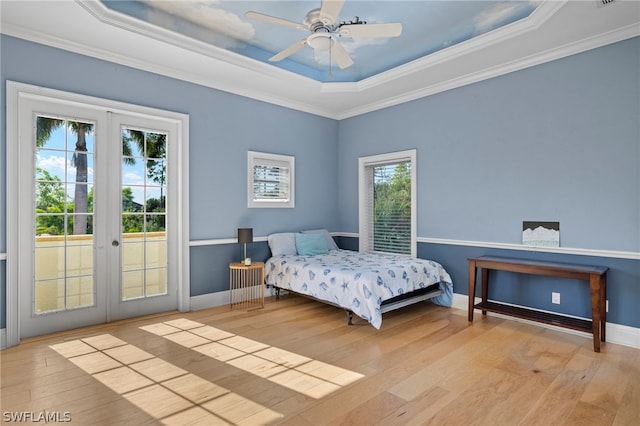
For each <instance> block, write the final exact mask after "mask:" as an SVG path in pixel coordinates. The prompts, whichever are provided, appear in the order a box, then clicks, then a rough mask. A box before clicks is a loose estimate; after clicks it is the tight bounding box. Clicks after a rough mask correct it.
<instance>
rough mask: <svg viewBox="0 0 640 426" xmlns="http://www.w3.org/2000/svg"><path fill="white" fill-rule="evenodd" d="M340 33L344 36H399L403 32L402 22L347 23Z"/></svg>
mask: <svg viewBox="0 0 640 426" xmlns="http://www.w3.org/2000/svg"><path fill="white" fill-rule="evenodd" d="M339 34H340V35H341V36H342V37H363V38H364V37H370V38H372V37H398V36H399V35H400V34H402V24H401V23H399V22H390V23H388V24H345V25H342V26H340V30H339Z"/></svg>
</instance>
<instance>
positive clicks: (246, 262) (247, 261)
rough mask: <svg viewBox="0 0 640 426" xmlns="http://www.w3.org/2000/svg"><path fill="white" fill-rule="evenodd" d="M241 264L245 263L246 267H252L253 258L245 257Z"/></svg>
mask: <svg viewBox="0 0 640 426" xmlns="http://www.w3.org/2000/svg"><path fill="white" fill-rule="evenodd" d="M241 263H244V265H245V266H251V258H250V257H245V258H244V260H243V261H242V262H241Z"/></svg>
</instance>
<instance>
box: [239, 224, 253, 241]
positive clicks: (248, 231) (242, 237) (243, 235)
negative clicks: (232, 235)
mask: <svg viewBox="0 0 640 426" xmlns="http://www.w3.org/2000/svg"><path fill="white" fill-rule="evenodd" d="M238 242H239V243H240V244H250V243H252V242H253V228H238Z"/></svg>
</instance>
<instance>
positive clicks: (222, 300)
mask: <svg viewBox="0 0 640 426" xmlns="http://www.w3.org/2000/svg"><path fill="white" fill-rule="evenodd" d="M230 300H231V299H230V295H229V290H227V291H219V292H216V293H207V294H203V295H201V296H192V297H191V299H190V301H191V310H192V311H199V310H202V309H207V308H213V307H215V306H222V305H228V304H229V302H230Z"/></svg>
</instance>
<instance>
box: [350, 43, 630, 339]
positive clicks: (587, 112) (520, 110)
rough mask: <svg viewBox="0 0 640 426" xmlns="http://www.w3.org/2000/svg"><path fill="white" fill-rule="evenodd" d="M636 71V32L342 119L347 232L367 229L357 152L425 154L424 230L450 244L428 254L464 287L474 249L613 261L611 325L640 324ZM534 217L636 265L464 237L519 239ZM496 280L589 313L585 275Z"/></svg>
mask: <svg viewBox="0 0 640 426" xmlns="http://www.w3.org/2000/svg"><path fill="white" fill-rule="evenodd" d="M639 65H640V38H635V39H631V40H627V41H623V42H620V43H616V44H613V45H610V46H606V47H602V48H599V49H595V50H592V51H588V52H585V53H582V54H578V55H575V56H571V57H568V58H564V59H561V60H557V61H554V62H550V63H547V64H543V65H539V66H536V67H532V68H529V69H525V70H521V71H518V72H514V73H511V74H508V75H505V76H501V77H497V78H493V79H490V80H486V81H483V82H479V83H476V84H472V85H469V86H465V87H461V88H458V89H455V90H450V91H447V92H444V93H440V94H437V95H434V96H429V97H427V98H422V99H419V100H415V101H412V102H408V103H405V104H402V105H398V106H394V107H390V108H387V109H384V110H380V111H376V112H372V113H369V114H365V115H361V116H358V117H354V118H350V119H347V120H343V121H341V122H340V124H339V135H340V145H339V154H338V163H339V173H340V181H341V182H343V184H342V185H341V187H340V192H339V194H338V200H339V203H340V207H341V215H340V219H341V222H340V223H341V225H340V229H341V230H343V231H344V232H349V233H357V232H358V204H357V203H358V202H357V199H358V197H357V194H358V182H357V173H358V172H357V164H358V157H360V156H364V155H372V154H379V153H384V152H389V151H395V150H404V149H411V148H416V149H417V173H418V237H419V238H423V239H437V240H438V241H440V240H443V241H445V242H446V241H447V240H453V241H450V242H449V244H419V250H418V254H419V256H420V257H425V258H431V259H434V260H438V261H440V262H441V263H442V264H443V265H444V266H445V268H446V269H447V270H448V271H449V272H450V273H451V275H452V278H453V281H454V291H455V292H456V293H460V294H467V279H468V271H467V258H468V257H470V256H479V255H483V254H490V255H500V256H509V257H522V258H529V259H543V260H556V261H561V262H569V263H578V264H595V265H602V266H608V267H609V268H610V271H609V273H608V299H609V303H610V313H609V316H608V321H610V322H615V323H618V324H624V325H629V326H634V327H639V326H640V311H638V309H637V307H636V305H637V302H638V301H640V260H637V258H638V253H639V252H640V119H639V118H640V88H639V86H640V79H639V78H638V75H639V68H640V67H639ZM525 220H535V221H559V222H560V239H561V246H562V247H570V248H577V249H591V250H595V251H596V253H597V251H598V250H605V251H621V252H626V253H625V256H626V257H629V256H627V255H628V254H631V256H630V257H634V256H635V260H633V259H617V258H615V257H609V256H607V257H598V256H583V255H565V254H550V253H537V252H528V251H526V250H522V251H518V250H498V249H493V248H482V247H469V246H464V244H463V245H458V244H460V243H462V242H464V241H474V244H475V243H476V242H480V243H481V244H480V245H482V243H487V244H485V246H487V247H490V246H492V245H494V246H495V245H499V244H504V243H507V244H514V245H517V244H520V243H521V241H522V222H523V221H525ZM343 240H345V243H346V240H348V239H346V238H344V239H343ZM495 243H499V244H495ZM349 244H350V245H351V246H352V247H353V246H356V247H357V245H356V243H355V242H353V241H351V242H350V243H349ZM614 256H615V254H614ZM498 277H499V279H498V281H499V282H497V283H496V285H495V286H494V287H493V288H494V289H495V290H496V292H495V294H493V295H491V296H492V297H494V298H495V299H498V300H502V301H506V302H509V303H515V304H519V305H524V306H530V307H534V308H537V309H545V310H550V311H558V312H561V313H567V314H571V315H577V316H583V317H590V310H589V307H590V301H589V299H588V297H589V294H588V292H585V288H584V284H583V283H580V282H573V283H567V282H566V280H549V279H548V278H546V279H545V278H536V277H528V278H527V277H518V276H514V275H513V274H501V275H499V276H498ZM514 283H516V284H518V285H514ZM552 291H560V292H561V294H562V298H561V301H562V304H561V305H560V306H558V305H551V303H550V302H551V292H552Z"/></svg>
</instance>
